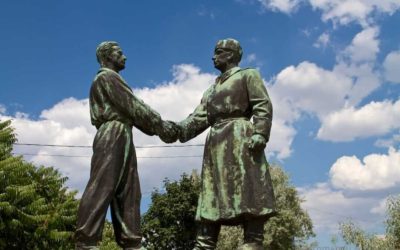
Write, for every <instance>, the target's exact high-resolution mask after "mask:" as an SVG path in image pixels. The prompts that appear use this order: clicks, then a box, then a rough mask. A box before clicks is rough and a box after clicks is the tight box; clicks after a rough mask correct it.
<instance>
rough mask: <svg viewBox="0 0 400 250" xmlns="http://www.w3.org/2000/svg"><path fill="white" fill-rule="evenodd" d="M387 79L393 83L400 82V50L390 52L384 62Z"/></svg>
mask: <svg viewBox="0 0 400 250" xmlns="http://www.w3.org/2000/svg"><path fill="white" fill-rule="evenodd" d="M383 68H384V74H385V78H386V80H388V81H390V82H393V83H400V51H393V52H391V53H389V54H388V55H387V56H386V58H385V61H384V62H383Z"/></svg>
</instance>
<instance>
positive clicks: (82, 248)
mask: <svg viewBox="0 0 400 250" xmlns="http://www.w3.org/2000/svg"><path fill="white" fill-rule="evenodd" d="M75 250H99V248H98V247H97V246H89V245H84V244H79V243H78V244H76V245H75Z"/></svg>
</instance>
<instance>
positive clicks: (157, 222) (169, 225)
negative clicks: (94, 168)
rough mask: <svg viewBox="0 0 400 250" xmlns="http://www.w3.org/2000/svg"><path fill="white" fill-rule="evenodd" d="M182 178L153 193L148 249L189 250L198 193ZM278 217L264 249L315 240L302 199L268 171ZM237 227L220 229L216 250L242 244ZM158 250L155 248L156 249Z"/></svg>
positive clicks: (279, 173) (283, 177)
mask: <svg viewBox="0 0 400 250" xmlns="http://www.w3.org/2000/svg"><path fill="white" fill-rule="evenodd" d="M195 176H196V175H192V177H191V178H189V177H188V176H187V175H183V176H182V178H181V180H180V181H175V182H171V181H168V180H166V181H165V182H164V186H165V192H164V193H161V192H160V191H158V190H156V191H155V192H153V194H152V204H151V206H150V208H149V210H148V212H147V213H146V214H145V216H144V217H143V234H144V238H145V241H146V246H147V247H148V249H192V247H193V244H194V239H195V225H194V216H195V211H196V206H197V199H198V194H199V191H200V186H199V181H198V179H197V178H195ZM271 177H272V181H273V185H274V189H275V196H276V206H277V209H278V215H277V216H275V217H273V218H271V219H270V220H269V221H268V223H266V225H265V242H264V245H265V247H267V249H274V250H275V249H276V250H280V249H285V250H288V249H295V248H296V247H302V248H303V247H304V248H305V246H306V243H305V241H306V240H307V239H308V238H309V237H311V236H314V233H313V230H312V222H311V219H310V217H309V216H308V214H307V212H306V211H304V210H303V209H301V207H300V203H301V201H302V200H301V199H300V198H299V195H298V193H297V191H296V189H295V187H294V186H293V185H291V184H290V182H289V177H288V176H287V174H285V172H284V171H283V170H282V168H280V167H278V166H272V167H271ZM242 237H243V232H242V229H241V228H240V227H222V230H221V233H220V236H219V242H218V246H217V249H219V250H232V249H235V248H237V247H238V246H239V245H240V244H241V243H242ZM157 247H158V248H157Z"/></svg>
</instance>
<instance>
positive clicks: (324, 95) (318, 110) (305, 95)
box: [271, 61, 353, 121]
mask: <svg viewBox="0 0 400 250" xmlns="http://www.w3.org/2000/svg"><path fill="white" fill-rule="evenodd" d="M352 85H353V82H352V79H351V78H350V77H349V76H347V75H345V74H340V73H337V72H334V71H329V70H325V69H323V68H320V67H318V66H317V65H316V64H314V63H311V62H307V61H306V62H302V63H300V64H299V65H298V66H289V67H287V68H285V69H284V70H282V71H281V72H280V73H279V74H278V75H277V76H276V78H275V79H274V85H273V86H272V88H271V92H272V93H271V95H272V97H273V100H279V102H283V101H286V105H289V106H291V107H292V109H290V108H286V109H287V111H291V112H290V113H289V112H286V113H287V116H286V117H285V120H286V121H287V120H291V118H292V117H295V116H296V112H295V111H294V110H302V111H306V112H310V113H315V114H317V115H318V116H319V117H323V116H324V115H325V114H326V113H328V112H331V111H333V110H336V109H340V108H341V107H343V105H344V103H345V100H346V98H347V95H348V93H349V92H350V90H351V88H352ZM284 106H285V105H283V107H284ZM278 108H279V107H278Z"/></svg>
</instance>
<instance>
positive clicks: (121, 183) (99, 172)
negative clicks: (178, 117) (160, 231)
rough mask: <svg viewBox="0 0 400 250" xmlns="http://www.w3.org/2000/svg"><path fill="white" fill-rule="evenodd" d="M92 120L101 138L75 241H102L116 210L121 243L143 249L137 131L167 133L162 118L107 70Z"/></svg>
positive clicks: (94, 95) (95, 91) (94, 93)
mask: <svg viewBox="0 0 400 250" xmlns="http://www.w3.org/2000/svg"><path fill="white" fill-rule="evenodd" d="M89 100H90V114H91V121H92V124H93V125H95V126H96V128H97V129H98V130H97V134H96V136H95V139H94V143H93V157H92V162H91V173H90V179H89V182H88V185H87V187H86V189H85V192H84V194H83V196H82V199H81V203H80V207H79V210H78V222H77V230H76V235H75V237H76V241H77V242H78V243H79V244H80V243H82V244H84V245H87V246H90V245H93V246H94V245H96V243H97V242H98V241H99V240H100V239H101V231H102V229H103V224H104V219H105V216H106V212H107V208H108V206H109V205H111V215H112V222H113V225H114V229H115V235H116V239H117V242H118V244H119V245H120V246H123V247H135V246H140V241H141V234H140V199H141V192H140V184H139V177H138V172H137V161H136V153H135V148H134V145H133V142H132V126H136V127H138V128H139V129H140V130H141V131H143V132H144V133H146V134H149V135H154V134H156V133H157V131H159V130H160V128H161V127H162V121H161V118H160V115H159V114H158V113H157V112H156V111H154V110H152V109H151V108H150V107H149V106H147V105H146V104H145V103H143V101H141V100H140V99H138V98H137V97H136V96H135V95H134V94H133V92H132V90H131V89H130V88H129V86H128V85H127V84H126V82H125V81H124V80H123V79H122V77H121V76H120V75H119V74H118V73H117V72H115V71H113V70H111V69H108V68H102V69H100V71H99V73H98V74H97V76H96V78H95V80H94V82H93V84H92V88H91V91H90V99H89Z"/></svg>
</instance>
